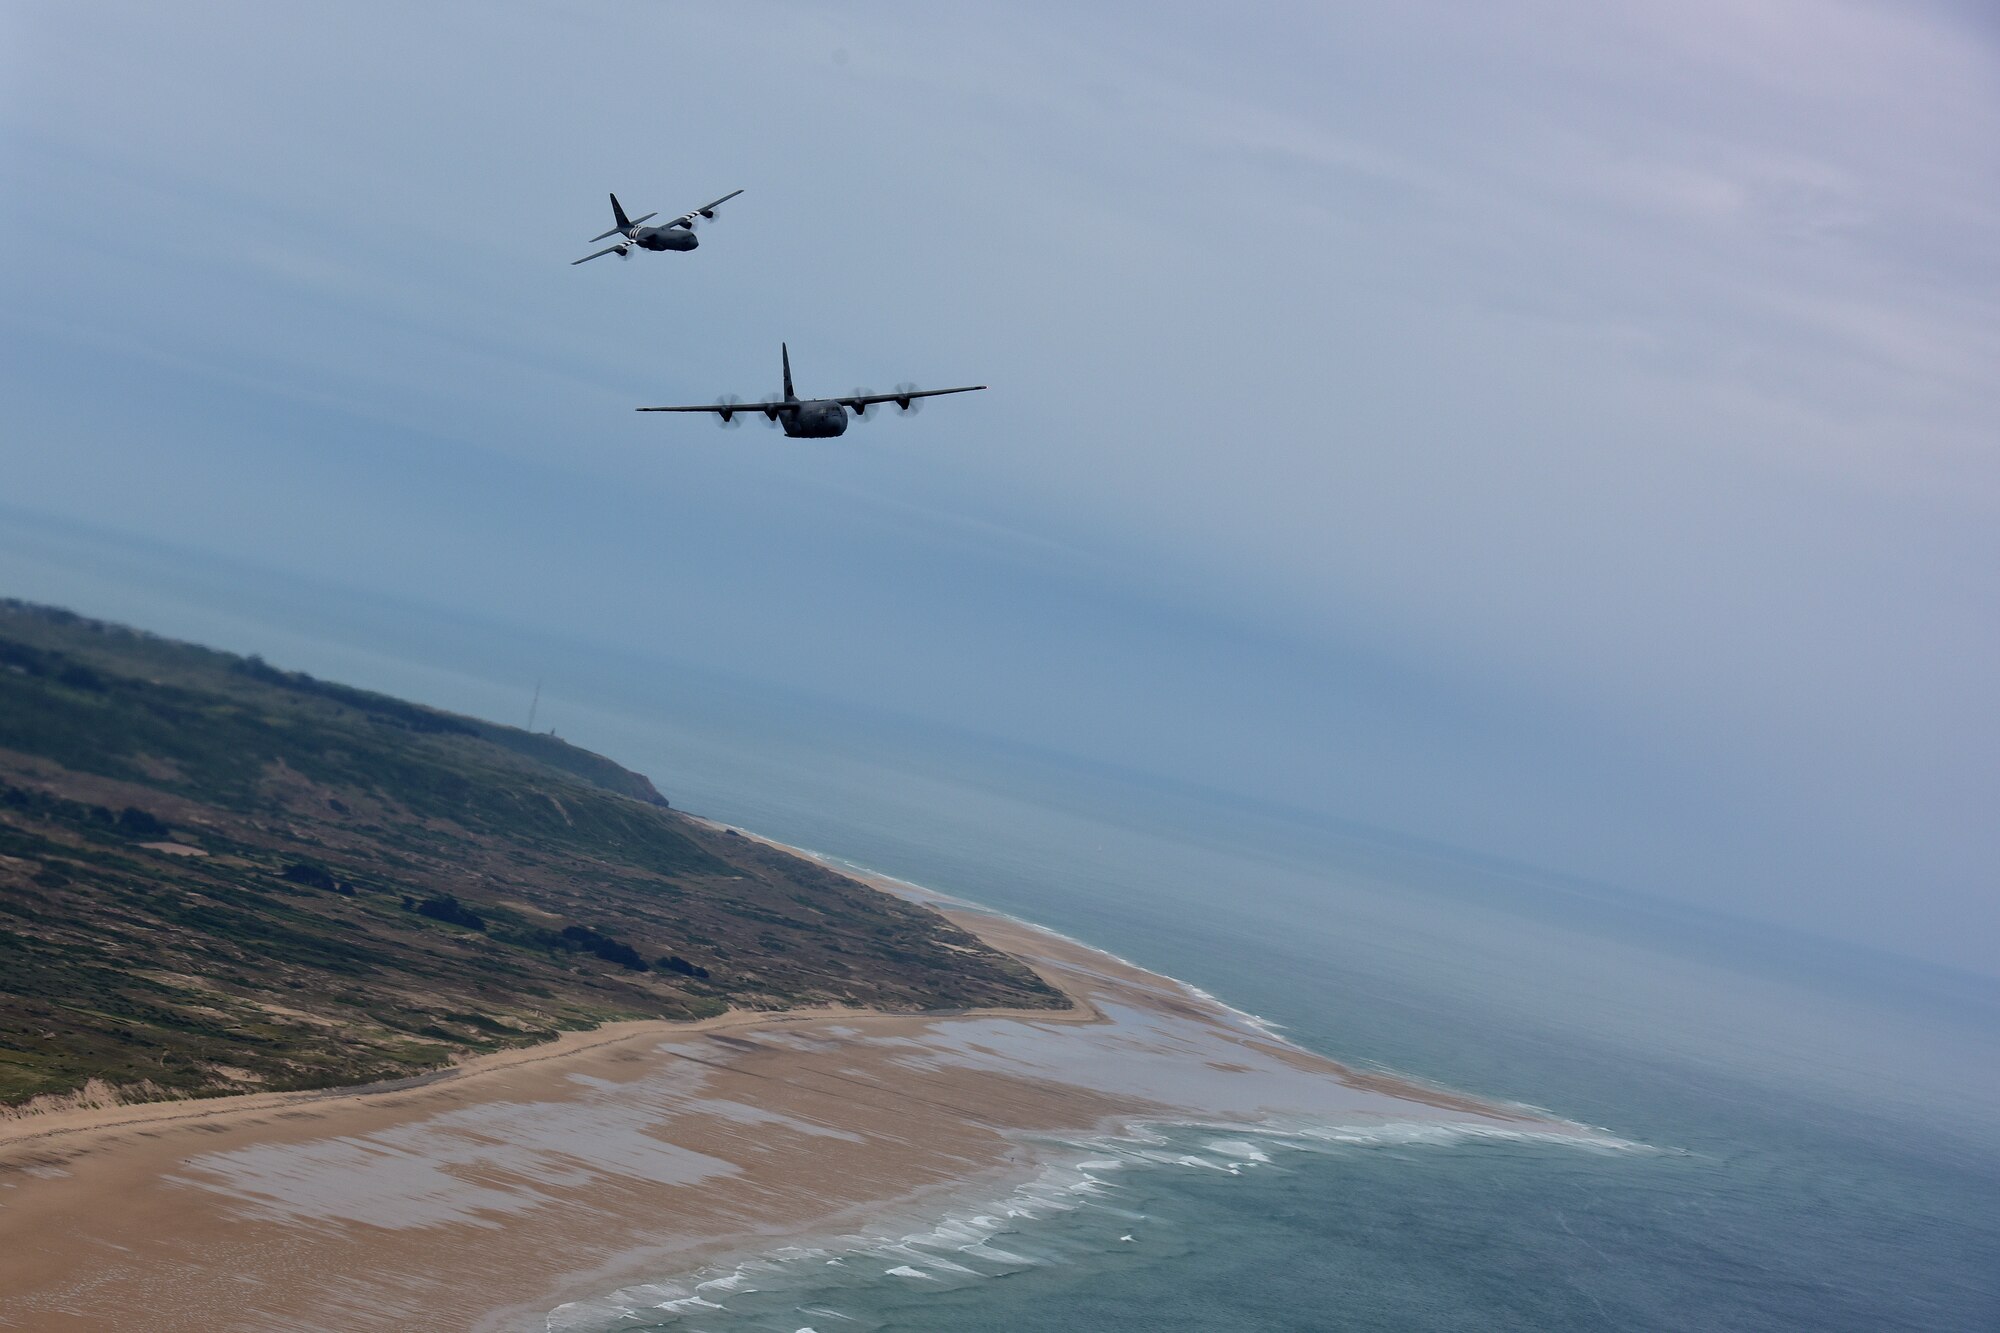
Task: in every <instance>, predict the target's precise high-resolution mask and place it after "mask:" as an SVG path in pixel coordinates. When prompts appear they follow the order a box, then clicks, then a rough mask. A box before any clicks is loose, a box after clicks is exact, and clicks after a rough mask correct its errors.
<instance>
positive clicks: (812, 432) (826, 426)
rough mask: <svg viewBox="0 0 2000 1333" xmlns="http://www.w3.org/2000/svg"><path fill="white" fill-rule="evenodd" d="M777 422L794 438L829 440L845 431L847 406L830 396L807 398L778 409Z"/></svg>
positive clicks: (843, 433)
mask: <svg viewBox="0 0 2000 1333" xmlns="http://www.w3.org/2000/svg"><path fill="white" fill-rule="evenodd" d="M778 424H779V425H780V426H783V427H784V428H785V434H787V435H789V436H791V437H792V438H793V439H795V440H830V439H832V438H833V437H834V436H836V435H845V434H846V433H847V408H846V407H845V406H843V405H842V404H840V403H838V402H835V401H834V400H832V399H830V398H809V399H807V400H806V401H805V402H802V403H797V404H796V405H795V406H790V407H785V408H782V409H780V411H779V412H778Z"/></svg>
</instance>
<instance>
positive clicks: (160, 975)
mask: <svg viewBox="0 0 2000 1333" xmlns="http://www.w3.org/2000/svg"><path fill="white" fill-rule="evenodd" d="M1065 1003H1066V1002H1065V1000H1064V999H1063V997H1062V996H1061V995H1060V994H1059V993H1058V992H1056V991H1054V990H1053V989H1052V988H1050V987H1049V986H1048V985H1047V984H1046V983H1044V982H1043V981H1042V980H1041V979H1040V978H1038V977H1037V976H1036V975H1035V974H1034V973H1033V972H1032V971H1031V970H1029V969H1028V968H1027V967H1026V966H1024V965H1022V964H1021V963H1019V962H1017V961H1016V960H1014V959H1012V958H1010V957H1008V956H1007V955H1005V954H1003V953H1000V952H999V951H997V950H995V949H993V948H992V947H990V946H988V945H987V944H985V943H983V942H982V941H980V940H979V939H978V938H976V937H975V936H973V935H971V934H969V933H967V932H966V931H964V930H961V929H960V928H958V927H957V926H954V925H952V924H951V923H949V922H948V921H946V920H945V919H944V918H943V917H941V916H939V915H937V914H936V913H934V912H931V911H929V910H927V909H925V908H923V907H919V906H916V905H914V904H911V903H907V902H903V901H901V900H898V899H896V898H893V897H891V896H889V895H886V894H883V893H880V892H878V891H876V890H874V889H871V888H868V887H866V886H864V885H862V884H859V883H857V882H856V881H854V880H852V879H849V878H846V877H844V876H842V875H839V874H836V873H834V872H832V871H830V870H828V869H826V868H825V867H823V866H820V865H818V864H815V863H813V862H810V861H807V860H804V859H802V858H799V857H795V856H791V855H789V854H787V853H785V852H783V851H780V850H777V849H774V848H771V847H769V846H767V845H764V844H762V843H759V842H756V841H753V840H751V839H747V838H742V837H738V836H736V835H735V834H733V833H730V832H727V831H724V830H718V829H716V828H714V827H712V826H710V825H708V824H706V823H705V822H703V821H700V820H696V819H691V818H689V817H687V816H685V815H683V814H680V813H679V812H676V811H674V810H672V809H670V808H669V807H668V804H667V801H666V800H665V798H663V797H662V796H661V795H660V794H659V793H658V792H657V791H656V790H655V789H654V788H653V785H652V783H651V782H649V781H648V780H647V779H646V778H644V777H643V776H641V775H639V774H636V773H633V772H630V771H628V770H626V769H624V768H622V767H620V766H619V765H617V764H615V763H613V762H612V761H611V760H609V759H606V758H604V757H602V756H599V755H595V754H591V753H590V752H588V751H585V750H581V749H579V748H577V747H574V746H570V745H568V744H566V743H564V742H562V741H560V740H558V739H556V738H555V737H553V736H550V735H543V734H534V733H529V732H525V731H520V730H517V729H514V728H510V727H504V726H500V725H497V724H494V723H489V722H483V721H479V720H477V719H473V718H468V717H461V716H458V715H455V714H451V713H447V712H442V711H439V710H436V709H432V708H427V707H424V706H422V705H419V704H413V703H409V702H406V701H403V700H400V699H393V698H390V697H388V696H384V695H379V694H374V693H370V692H368V691H363V690H357V689H352V688H350V687H347V686H343V685H338V684H334V683H331V682H327V681H321V680H317V679H315V678H313V677H311V676H307V675H304V674H302V673H297V672H289V671H283V670H280V669H277V668H275V667H272V666H270V665H268V664H266V663H264V662H262V661H261V660H259V659H257V658H254V657H253V658H244V657H237V656H234V655H231V654H228V653H222V652H216V651H213V650H210V649H206V648H200V647H196V646H193V645H189V644H184V643H177V642H174V641H171V640H167V639H163V638H160V637H157V636H154V635H150V634H145V633H142V632H140V631H136V630H131V629H126V628H123V627H120V626H116V625H110V624H105V623H103V622H99V621H94V620H88V619H85V618H83V617H80V616H76V615H74V614H72V613H70V612H66V611H61V610H56V609H53V608H47V607H37V606H32V605H28V604H25V603H20V602H12V601H7V602H0V1105H20V1104H22V1103H25V1102H29V1101H31V1100H33V1099H37V1098H41V1099H50V1098H53V1099H58V1100H60V1099H62V1098H64V1097H69V1098H83V1099H93V1098H102V1099H120V1100H135V1099H150V1098H162V1097H183V1096H201V1095H213V1094H219V1093H229V1092H249V1091H277V1090H286V1089H298V1088H313V1087H329V1086H338V1085H347V1084H356V1083H364V1082H373V1081H378V1080H383V1079H391V1078H396V1077H401V1076H405V1075H409V1074H413V1073H419V1072H422V1071H425V1070H430V1069H434V1068H438V1067H441V1066H443V1065H446V1064H448V1063H449V1062H451V1061H452V1060H453V1059H455V1058H457V1057H460V1056H463V1055H466V1054H471V1053H478V1052H490V1051H494V1050H499V1049H504V1048H507V1047H511V1046H521V1045H527V1044H531V1043H534V1042H538V1041H543V1040H546V1039H548V1038H550V1037H553V1036H554V1035H556V1034H557V1033H558V1032H561V1031H564V1030H574V1029H578V1028H586V1027H591V1026H594V1025H596V1024H598V1023H602V1022H605V1021H608V1020H612V1019H631V1018H698V1017H703V1016H708V1015H713V1014H716V1013H719V1012H721V1011H723V1010H724V1009H726V1008H732V1007H734V1008H749V1009H785V1008H793V1007H800V1006H820V1005H835V1006H857V1007H867V1008H871V1009H878V1010H889V1011H899V1012H922V1011H939V1010H955V1009H966V1008H975V1007H1013V1008H1060V1007H1062V1006H1063V1005H1064V1004H1065Z"/></svg>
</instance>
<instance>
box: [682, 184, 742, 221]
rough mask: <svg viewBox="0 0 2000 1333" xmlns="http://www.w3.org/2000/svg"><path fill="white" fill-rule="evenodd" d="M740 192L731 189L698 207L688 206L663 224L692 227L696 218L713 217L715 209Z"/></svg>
mask: <svg viewBox="0 0 2000 1333" xmlns="http://www.w3.org/2000/svg"><path fill="white" fill-rule="evenodd" d="M742 193H743V191H741V190H731V191H730V192H729V193H728V194H725V195H723V196H722V198H720V199H717V200H716V201H715V202H713V203H708V204H703V205H702V206H701V207H700V208H690V209H689V210H688V211H687V212H685V213H683V214H681V215H680V216H679V217H677V218H675V219H674V220H673V221H672V222H669V223H667V224H665V225H667V226H669V227H692V226H694V222H695V219H696V218H712V217H714V216H715V210H716V209H718V208H720V207H721V206H722V205H724V204H726V203H728V202H729V201H730V200H731V199H734V198H735V197H736V196H737V195H739V194H742Z"/></svg>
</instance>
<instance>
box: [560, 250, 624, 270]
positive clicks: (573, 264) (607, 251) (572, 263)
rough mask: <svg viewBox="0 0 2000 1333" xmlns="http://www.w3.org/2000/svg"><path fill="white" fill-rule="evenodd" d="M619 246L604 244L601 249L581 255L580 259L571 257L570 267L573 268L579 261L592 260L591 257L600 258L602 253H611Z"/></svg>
mask: <svg viewBox="0 0 2000 1333" xmlns="http://www.w3.org/2000/svg"><path fill="white" fill-rule="evenodd" d="M620 248H621V247H620V246H616V245H607V246H605V247H604V248H603V249H602V250H598V251H596V252H594V253H592V254H587V255H585V256H584V257H583V258H582V259H572V260H570V261H569V266H570V267H571V268H575V267H576V266H577V265H578V264H581V263H584V262H586V261H588V260H592V259H598V258H601V257H602V256H604V255H608V254H611V253H613V252H615V251H617V250H618V249H620Z"/></svg>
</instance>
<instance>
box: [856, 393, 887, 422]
mask: <svg viewBox="0 0 2000 1333" xmlns="http://www.w3.org/2000/svg"><path fill="white" fill-rule="evenodd" d="M874 392H875V391H874V390H873V389H862V388H855V389H853V390H851V391H850V393H849V396H850V397H853V398H867V397H870V396H872V395H873V394H874ZM880 406H882V404H880V403H858V404H856V405H855V406H853V407H851V408H849V409H848V410H849V411H851V412H853V413H854V415H855V416H857V417H860V418H861V419H862V420H863V421H866V420H868V418H869V416H870V415H871V414H872V413H873V412H874V411H875V409H876V408H878V407H880Z"/></svg>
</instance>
